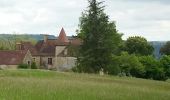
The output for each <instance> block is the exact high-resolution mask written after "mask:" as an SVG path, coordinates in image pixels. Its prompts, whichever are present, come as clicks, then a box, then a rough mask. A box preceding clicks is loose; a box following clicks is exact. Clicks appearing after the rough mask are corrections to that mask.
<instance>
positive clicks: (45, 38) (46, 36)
mask: <svg viewBox="0 0 170 100" xmlns="http://www.w3.org/2000/svg"><path fill="white" fill-rule="evenodd" d="M47 40H48V35H47V34H45V35H44V43H46V42H47Z"/></svg>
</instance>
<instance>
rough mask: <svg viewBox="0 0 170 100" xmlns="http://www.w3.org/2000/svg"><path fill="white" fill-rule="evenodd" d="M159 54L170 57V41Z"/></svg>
mask: <svg viewBox="0 0 170 100" xmlns="http://www.w3.org/2000/svg"><path fill="white" fill-rule="evenodd" d="M160 53H161V54H163V55H170V41H168V42H167V43H166V44H165V45H164V46H163V47H162V48H161V49H160Z"/></svg>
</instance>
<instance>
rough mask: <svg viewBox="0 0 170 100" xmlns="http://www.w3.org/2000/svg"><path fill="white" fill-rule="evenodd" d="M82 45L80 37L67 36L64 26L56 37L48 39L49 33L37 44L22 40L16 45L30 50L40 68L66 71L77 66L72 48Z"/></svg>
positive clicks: (21, 48)
mask: <svg viewBox="0 0 170 100" xmlns="http://www.w3.org/2000/svg"><path fill="white" fill-rule="evenodd" d="M80 45H81V40H80V39H78V38H76V37H68V36H66V33H65V31H64V29H63V28H62V29H61V32H60V34H59V36H58V38H56V39H48V35H44V40H40V41H38V42H37V43H36V45H32V44H31V43H30V42H22V43H18V44H17V45H16V49H17V50H30V52H31V54H32V56H33V61H35V62H36V64H37V66H39V68H43V69H55V70H59V71H65V70H70V69H71V68H72V67H74V66H75V64H76V57H75V55H74V53H73V52H74V49H72V48H77V47H79V46H80ZM71 51H72V52H71Z"/></svg>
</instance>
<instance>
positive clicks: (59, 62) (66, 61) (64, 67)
mask: <svg viewBox="0 0 170 100" xmlns="http://www.w3.org/2000/svg"><path fill="white" fill-rule="evenodd" d="M75 65H76V58H75V57H56V59H55V66H54V67H55V68H56V69H57V70H58V71H68V70H71V69H72V68H73V67H75Z"/></svg>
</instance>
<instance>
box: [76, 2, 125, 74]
mask: <svg viewBox="0 0 170 100" xmlns="http://www.w3.org/2000/svg"><path fill="white" fill-rule="evenodd" d="M102 4H103V2H97V1H96V0H89V6H88V10H87V11H85V12H84V13H83V14H82V17H81V18H80V25H79V27H80V29H79V32H78V36H79V37H80V38H81V39H82V40H83V45H82V46H81V50H80V58H79V59H78V67H77V68H78V70H79V71H81V72H90V73H98V72H99V71H100V70H101V69H104V71H106V70H107V67H108V66H109V65H110V64H111V63H112V55H113V54H114V53H116V52H117V49H118V46H119V44H120V42H121V41H122V40H121V35H120V34H118V32H117V30H116V26H115V23H114V22H109V17H108V15H106V14H105V13H104V6H102Z"/></svg>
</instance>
